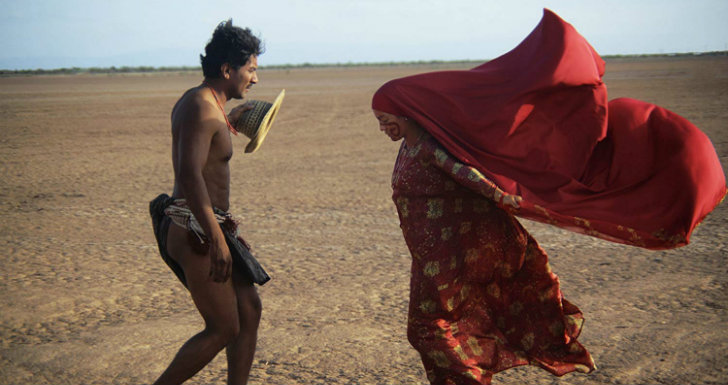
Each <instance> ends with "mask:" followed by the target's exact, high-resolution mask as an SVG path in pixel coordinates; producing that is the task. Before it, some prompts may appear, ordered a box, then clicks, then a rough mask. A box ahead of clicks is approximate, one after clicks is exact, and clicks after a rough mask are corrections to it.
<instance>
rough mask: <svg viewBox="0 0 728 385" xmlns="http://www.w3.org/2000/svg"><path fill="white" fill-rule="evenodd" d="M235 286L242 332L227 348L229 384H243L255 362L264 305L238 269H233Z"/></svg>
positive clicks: (250, 283)
mask: <svg viewBox="0 0 728 385" xmlns="http://www.w3.org/2000/svg"><path fill="white" fill-rule="evenodd" d="M233 286H234V288H235V294H236V296H237V304H238V306H237V309H238V319H239V321H240V333H239V334H238V336H237V337H236V338H235V339H233V340H232V341H230V343H229V344H228V345H227V348H226V350H225V352H226V353H227V361H228V385H243V384H246V383H247V382H248V375H249V374H250V367H251V366H252V364H253V356H254V355H255V343H256V340H257V337H258V324H259V323H260V314H261V311H262V305H261V302H260V297H258V292H257V290H256V289H255V286H253V283H252V282H251V281H250V280H249V279H247V278H245V277H243V276H242V274H240V273H239V272H238V271H237V270H233Z"/></svg>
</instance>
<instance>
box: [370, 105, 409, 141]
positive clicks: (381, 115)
mask: <svg viewBox="0 0 728 385" xmlns="http://www.w3.org/2000/svg"><path fill="white" fill-rule="evenodd" d="M372 111H373V112H374V116H375V117H376V118H377V120H378V121H379V130H380V131H382V132H383V133H385V134H387V136H389V138H390V139H392V141H394V142H396V141H398V140H400V139H402V138H404V137H405V135H406V134H407V128H408V127H409V124H407V123H408V121H407V118H404V117H401V116H396V115H392V114H389V113H386V112H382V111H379V110H372Z"/></svg>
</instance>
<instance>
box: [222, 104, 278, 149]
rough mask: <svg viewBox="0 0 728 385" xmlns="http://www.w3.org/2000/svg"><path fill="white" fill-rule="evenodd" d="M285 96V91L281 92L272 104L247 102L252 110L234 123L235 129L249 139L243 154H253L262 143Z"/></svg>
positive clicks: (244, 113)
mask: <svg viewBox="0 0 728 385" xmlns="http://www.w3.org/2000/svg"><path fill="white" fill-rule="evenodd" d="M285 95H286V90H281V93H280V94H278V96H277V97H276V100H275V101H273V103H269V102H266V101H262V100H249V101H248V104H250V105H252V106H253V108H252V109H250V110H247V111H245V112H243V114H242V115H240V118H239V119H238V121H237V122H236V123H235V129H236V130H237V131H238V132H240V133H242V134H244V135H245V136H247V137H248V138H249V139H250V143H248V145H247V146H245V152H253V151H255V150H257V149H258V147H260V145H261V144H262V143H263V139H265V136H266V135H267V134H268V130H270V128H271V126H272V125H273V120H275V118H276V115H277V114H278V109H279V108H280V107H281V103H282V102H283V97H284V96H285Z"/></svg>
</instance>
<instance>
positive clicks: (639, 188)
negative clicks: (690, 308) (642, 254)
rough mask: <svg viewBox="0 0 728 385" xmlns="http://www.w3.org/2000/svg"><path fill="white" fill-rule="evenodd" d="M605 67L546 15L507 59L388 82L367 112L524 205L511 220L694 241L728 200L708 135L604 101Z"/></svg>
mask: <svg viewBox="0 0 728 385" xmlns="http://www.w3.org/2000/svg"><path fill="white" fill-rule="evenodd" d="M603 74H604V61H603V60H602V59H601V58H600V57H599V55H598V54H597V53H596V51H594V49H593V48H592V47H591V45H589V43H588V42H587V41H586V40H585V39H584V38H583V37H582V36H581V35H579V33H578V32H577V31H576V30H575V29H574V28H573V27H572V26H571V25H570V24H568V23H566V22H565V21H563V20H562V19H561V18H559V17H558V16H557V15H556V14H554V13H553V12H551V11H549V10H544V15H543V18H542V20H541V22H540V23H539V25H538V26H537V27H536V28H535V29H534V30H533V32H531V34H530V35H529V36H528V37H526V39H525V40H524V41H523V42H521V44H519V45H518V46H517V47H516V48H515V49H513V50H512V51H510V52H508V53H506V54H504V55H503V56H500V57H498V58H496V59H494V60H492V61H489V62H487V63H485V64H483V65H480V66H478V67H475V68H473V69H471V70H468V71H440V72H433V73H426V74H420V75H414V76H409V77H404V78H401V79H395V80H392V81H390V82H388V83H386V84H384V85H383V86H382V87H381V88H380V89H379V90H378V91H377V93H376V94H375V95H374V98H373V100H372V108H373V109H376V110H380V111H384V112H388V113H391V114H395V115H400V116H407V117H410V118H412V119H414V120H416V121H417V122H418V123H419V124H420V125H421V126H422V127H423V128H425V129H426V130H427V131H428V132H429V133H430V134H432V136H434V137H435V138H436V139H437V141H438V142H439V143H440V144H442V146H443V147H445V149H447V151H449V152H450V153H451V154H452V155H454V156H455V157H456V158H457V159H459V160H460V161H462V162H463V163H465V164H467V165H470V166H472V167H474V168H476V169H477V170H479V171H480V172H482V173H483V175H484V176H485V178H488V179H489V180H490V181H492V182H493V183H495V184H496V185H497V186H498V187H500V188H501V189H502V190H504V191H505V193H507V194H512V195H518V196H520V197H521V198H522V199H523V200H522V202H521V207H520V208H518V209H509V211H511V212H512V213H513V214H516V215H518V216H521V217H524V218H529V219H533V220H537V221H541V222H546V223H550V224H553V225H557V226H560V227H563V228H566V229H569V230H573V231H577V232H581V233H585V234H590V235H594V236H598V237H600V238H603V239H607V240H611V241H614V242H620V243H626V244H631V245H635V246H641V247H646V248H650V249H664V248H672V247H677V246H682V245H685V244H687V243H688V241H689V239H690V234H691V232H692V231H693V229H694V228H695V226H697V224H698V223H700V221H701V220H702V219H703V218H704V217H705V216H706V215H707V214H708V213H709V212H710V211H711V210H712V209H713V208H714V207H715V206H716V205H717V204H718V203H719V202H720V200H721V199H722V198H723V197H724V196H725V194H726V185H725V176H724V174H723V170H722V168H721V165H720V162H719V160H718V157H717V154H716V152H715V149H714V148H713V145H712V143H711V142H710V140H709V139H708V137H707V136H706V135H705V134H704V133H702V132H701V131H700V130H699V129H698V128H697V127H695V126H694V125H693V124H691V123H690V122H688V121H687V120H686V119H684V118H682V117H680V116H678V115H676V114H674V113H672V112H670V111H668V110H665V109H663V108H661V107H658V106H655V105H653V104H649V103H645V102H641V101H638V100H633V99H626V98H621V99H615V100H613V101H611V102H609V103H608V102H607V90H606V87H605V85H604V83H603V82H602V80H601V78H602V75H603Z"/></svg>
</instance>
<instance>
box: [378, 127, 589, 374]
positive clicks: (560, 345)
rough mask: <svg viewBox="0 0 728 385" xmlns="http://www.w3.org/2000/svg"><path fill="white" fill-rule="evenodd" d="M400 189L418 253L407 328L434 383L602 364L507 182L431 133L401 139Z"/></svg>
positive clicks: (402, 213) (408, 237)
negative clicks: (529, 368)
mask: <svg viewBox="0 0 728 385" xmlns="http://www.w3.org/2000/svg"><path fill="white" fill-rule="evenodd" d="M392 188H393V190H394V191H393V199H394V202H395V204H396V206H397V211H398V213H399V218H400V223H401V228H402V232H403V234H404V238H405V241H406V242H407V246H408V248H409V250H410V252H411V254H412V273H411V274H412V276H411V282H410V305H409V321H408V328H407V335H408V339H409V341H410V343H411V344H412V346H414V348H415V349H417V351H418V352H419V353H420V356H421V357H422V361H423V363H424V366H425V370H426V372H427V377H428V379H429V380H430V382H431V383H432V384H458V385H462V384H490V381H491V377H492V375H493V374H494V373H496V372H499V371H501V370H504V369H508V368H511V367H514V366H519V365H527V364H531V365H537V366H539V367H542V368H544V369H546V370H548V371H549V372H551V373H553V374H555V375H559V376H560V375H563V374H565V373H568V372H572V371H575V370H577V371H581V372H590V371H592V370H594V368H595V366H594V362H593V361H592V359H591V356H590V355H589V353H588V352H587V351H586V349H584V347H583V346H582V345H581V344H580V343H579V342H578V341H577V340H576V338H577V336H578V335H579V332H580V330H581V326H582V323H583V317H582V314H581V312H580V311H579V309H578V308H577V307H576V306H574V305H572V304H571V303H569V302H568V301H566V300H565V299H563V298H562V295H561V291H560V289H559V280H558V278H557V277H556V275H555V274H554V273H553V272H551V269H550V267H549V263H548V257H547V256H546V253H545V252H544V251H543V250H542V249H541V248H540V247H539V246H538V244H537V243H536V241H535V240H534V239H533V238H532V237H531V236H530V235H529V234H528V232H527V231H526V230H525V229H524V228H523V227H522V226H521V225H520V223H519V222H518V221H517V220H516V218H515V217H514V216H513V215H511V214H510V213H508V212H507V211H505V210H504V209H502V208H500V207H499V206H498V204H497V203H496V202H501V201H502V199H503V197H504V193H503V192H502V191H501V190H499V189H498V188H497V187H496V186H495V185H494V184H493V183H491V182H490V181H488V180H487V179H485V178H484V177H483V175H482V174H481V173H480V172H478V171H477V170H475V169H474V168H472V167H469V166H467V165H464V164H462V163H461V162H459V161H458V160H457V159H455V158H454V157H452V156H451V155H450V154H448V153H447V152H446V151H445V150H443V149H442V147H441V146H440V145H439V144H438V142H437V141H435V139H433V138H432V137H431V136H430V135H428V134H425V135H424V136H423V137H422V138H420V140H419V141H418V143H417V144H416V145H415V146H413V147H412V148H410V147H407V145H406V144H405V143H403V144H402V147H401V148H400V152H399V156H398V158H397V162H396V165H395V169H394V173H393V175H392ZM504 207H506V206H504Z"/></svg>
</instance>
